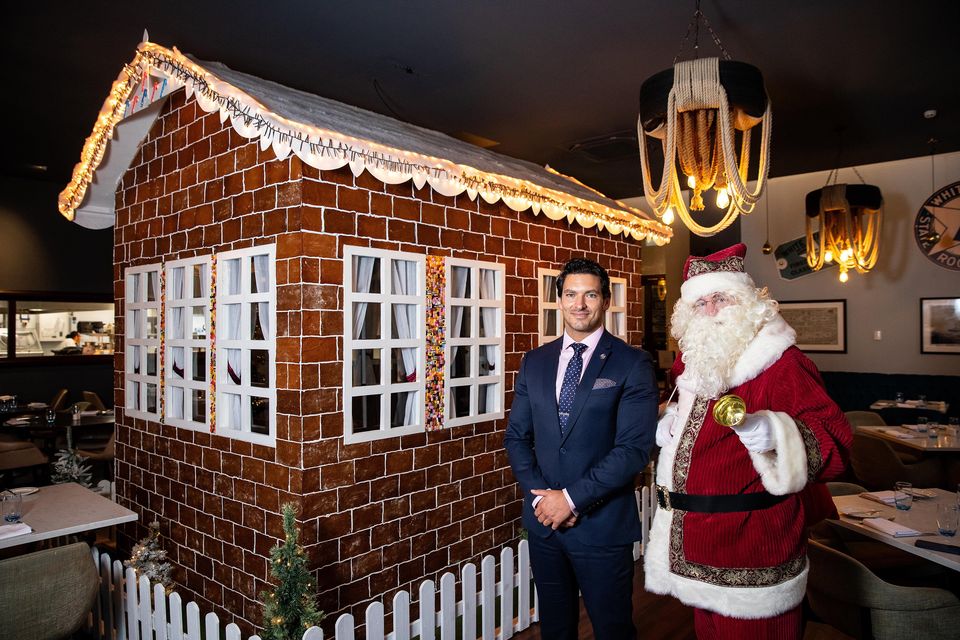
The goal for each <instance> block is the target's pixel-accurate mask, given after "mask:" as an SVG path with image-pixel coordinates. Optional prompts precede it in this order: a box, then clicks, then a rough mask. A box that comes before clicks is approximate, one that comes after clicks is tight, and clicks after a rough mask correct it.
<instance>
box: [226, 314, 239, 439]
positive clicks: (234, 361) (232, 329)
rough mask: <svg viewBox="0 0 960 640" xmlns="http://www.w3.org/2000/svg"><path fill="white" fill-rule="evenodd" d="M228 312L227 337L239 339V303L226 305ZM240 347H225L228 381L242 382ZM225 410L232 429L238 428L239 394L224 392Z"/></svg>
mask: <svg viewBox="0 0 960 640" xmlns="http://www.w3.org/2000/svg"><path fill="white" fill-rule="evenodd" d="M227 309H229V313H230V319H229V320H230V324H229V326H228V327H227V339H229V340H239V339H240V316H241V315H243V314H242V313H241V307H240V305H239V304H231V305H227ZM241 353H242V350H241V349H227V377H228V378H230V380H229V383H232V384H236V385H239V384H241V383H242V382H243V377H242V369H241V363H240V355H241ZM225 397H226V399H227V407H226V408H227V410H228V411H229V412H230V426H231V427H233V428H234V429H239V428H240V424H241V422H240V396H239V395H237V394H232V393H230V394H226V396H225Z"/></svg>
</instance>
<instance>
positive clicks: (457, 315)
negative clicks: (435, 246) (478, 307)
mask: <svg viewBox="0 0 960 640" xmlns="http://www.w3.org/2000/svg"><path fill="white" fill-rule="evenodd" d="M456 273H463V274H465V275H464V277H462V278H456V277H453V275H454V274H456ZM469 273H470V270H469V269H468V268H464V267H453V268H452V269H450V275H451V282H450V297H451V298H463V297H464V296H465V295H467V282H468V281H469V279H470V278H469V275H468V274H469ZM466 309H467V308H466V307H464V306H463V305H452V306H451V307H450V315H451V316H452V317H451V318H450V326H448V327H447V328H448V329H449V330H450V331H449V332H448V333H447V338H448V339H449V338H459V337H460V330H461V328H462V327H463V312H464V311H465V310H466ZM467 348H468V349H469V348H470V347H467ZM459 351H460V347H457V346H454V347H451V348H450V368H449V373H448V375H449V376H450V377H451V378H452V377H453V368H454V363H455V362H456V361H457V352H459ZM450 416H451V417H453V418H459V417H460V416H459V415H458V414H457V404H456V403H455V402H452V399H451V402H450Z"/></svg>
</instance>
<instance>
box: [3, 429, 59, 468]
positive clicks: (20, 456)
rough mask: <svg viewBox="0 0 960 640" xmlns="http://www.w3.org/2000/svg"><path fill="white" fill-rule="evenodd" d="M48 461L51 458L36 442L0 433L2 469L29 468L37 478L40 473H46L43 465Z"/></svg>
mask: <svg viewBox="0 0 960 640" xmlns="http://www.w3.org/2000/svg"><path fill="white" fill-rule="evenodd" d="M47 462H49V458H47V456H46V455H45V454H44V453H43V451H41V450H40V447H38V446H37V445H35V444H34V443H32V442H28V441H26V440H19V439H17V438H15V437H14V436H10V435H7V434H3V435H0V471H11V472H14V471H20V470H29V471H30V472H32V473H33V476H34V479H36V476H37V474H38V473H39V475H40V476H43V475H44V471H43V466H44V465H46V464H47Z"/></svg>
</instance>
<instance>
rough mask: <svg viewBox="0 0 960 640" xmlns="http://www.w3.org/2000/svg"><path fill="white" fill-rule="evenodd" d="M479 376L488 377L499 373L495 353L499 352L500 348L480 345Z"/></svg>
mask: <svg viewBox="0 0 960 640" xmlns="http://www.w3.org/2000/svg"><path fill="white" fill-rule="evenodd" d="M478 348H479V351H480V360H479V365H480V375H481V376H489V375H496V374H497V373H499V372H498V371H497V370H496V368H497V352H498V351H499V350H500V347H498V346H496V345H487V344H484V345H480V347H478Z"/></svg>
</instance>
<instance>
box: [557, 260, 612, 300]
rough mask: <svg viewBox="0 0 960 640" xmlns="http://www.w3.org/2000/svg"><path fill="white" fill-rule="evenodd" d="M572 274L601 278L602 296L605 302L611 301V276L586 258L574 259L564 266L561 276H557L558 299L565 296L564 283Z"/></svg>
mask: <svg viewBox="0 0 960 640" xmlns="http://www.w3.org/2000/svg"><path fill="white" fill-rule="evenodd" d="M572 273H586V274H589V275H592V276H597V277H598V278H600V294H601V295H602V296H603V299H604V300H609V299H610V276H609V275H607V270H606V269H604V268H603V267H601V266H600V265H599V264H597V263H596V262H594V261H593V260H588V259H586V258H574V259H573V260H568V261H567V264H565V265H563V269H561V270H560V275H558V276H557V298H560V297H562V296H563V281H564V280H566V278H567V276H568V275H570V274H572Z"/></svg>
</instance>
